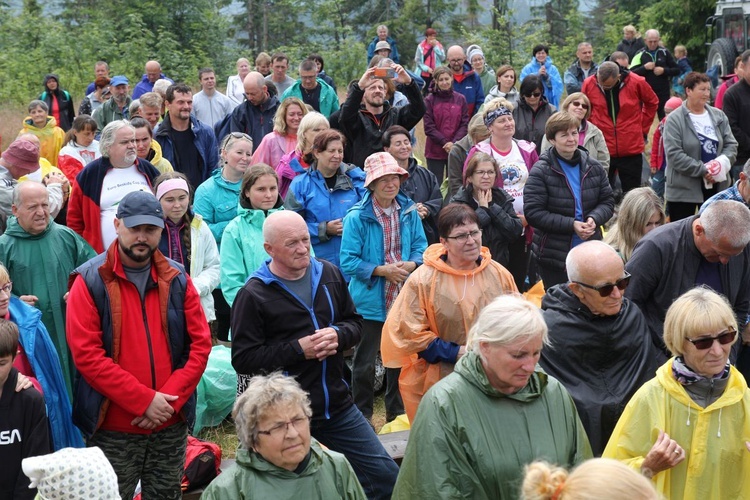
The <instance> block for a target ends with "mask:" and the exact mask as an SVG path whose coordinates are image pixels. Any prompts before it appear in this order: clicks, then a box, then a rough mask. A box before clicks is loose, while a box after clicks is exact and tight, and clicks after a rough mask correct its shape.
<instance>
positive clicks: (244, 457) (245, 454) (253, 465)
mask: <svg viewBox="0 0 750 500" xmlns="http://www.w3.org/2000/svg"><path fill="white" fill-rule="evenodd" d="M237 465H239V466H241V467H245V468H248V469H252V470H254V471H257V472H259V473H261V474H263V475H269V476H273V477H277V478H279V479H285V480H288V481H294V480H297V479H298V478H300V477H305V476H312V475H313V474H315V473H316V472H318V469H320V467H321V466H322V465H323V450H322V449H321V447H320V444H318V442H317V441H316V440H315V438H310V460H309V461H308V463H307V467H305V469H304V470H303V471H302V472H300V473H299V474H297V473H295V472H292V471H290V470H286V469H283V468H281V467H278V466H276V465H274V464H272V463H271V462H269V461H267V460H266V459H265V458H263V457H262V456H260V454H258V453H256V452H254V451H249V450H246V449H244V448H238V449H237Z"/></svg>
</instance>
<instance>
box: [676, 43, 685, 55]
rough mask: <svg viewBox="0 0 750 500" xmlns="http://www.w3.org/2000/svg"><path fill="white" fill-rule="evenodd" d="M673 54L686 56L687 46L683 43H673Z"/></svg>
mask: <svg viewBox="0 0 750 500" xmlns="http://www.w3.org/2000/svg"><path fill="white" fill-rule="evenodd" d="M674 55H675V56H678V55H682V56H687V47H685V46H684V45H675V46H674Z"/></svg>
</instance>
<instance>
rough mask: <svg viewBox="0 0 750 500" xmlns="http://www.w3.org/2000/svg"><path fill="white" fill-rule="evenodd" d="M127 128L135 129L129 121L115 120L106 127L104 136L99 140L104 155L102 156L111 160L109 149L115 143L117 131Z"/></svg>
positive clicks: (103, 132)
mask: <svg viewBox="0 0 750 500" xmlns="http://www.w3.org/2000/svg"><path fill="white" fill-rule="evenodd" d="M125 127H129V128H131V129H133V126H132V125H131V124H130V122H128V121H127V120H115V121H113V122H109V123H108V124H107V126H106V127H104V130H102V135H101V137H100V138H99V151H100V152H101V153H102V156H104V157H105V158H109V149H110V148H111V147H112V145H113V144H114V143H115V135H116V134H117V131H118V130H120V129H121V128H125ZM133 130H135V129H133Z"/></svg>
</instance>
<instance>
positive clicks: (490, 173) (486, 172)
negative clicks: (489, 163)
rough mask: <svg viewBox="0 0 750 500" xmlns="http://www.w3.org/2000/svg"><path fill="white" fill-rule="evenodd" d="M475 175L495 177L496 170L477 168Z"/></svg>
mask: <svg viewBox="0 0 750 500" xmlns="http://www.w3.org/2000/svg"><path fill="white" fill-rule="evenodd" d="M474 175H476V176H477V177H494V176H495V175H496V174H495V171H494V170H475V171H474Z"/></svg>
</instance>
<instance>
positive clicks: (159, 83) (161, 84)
mask: <svg viewBox="0 0 750 500" xmlns="http://www.w3.org/2000/svg"><path fill="white" fill-rule="evenodd" d="M170 85H172V82H170V81H169V80H167V79H165V78H160V79H158V80H156V82H154V89H153V91H154V92H156V93H157V94H159V97H162V98H163V97H164V96H165V95H166V94H167V89H168V88H169V87H170Z"/></svg>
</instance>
